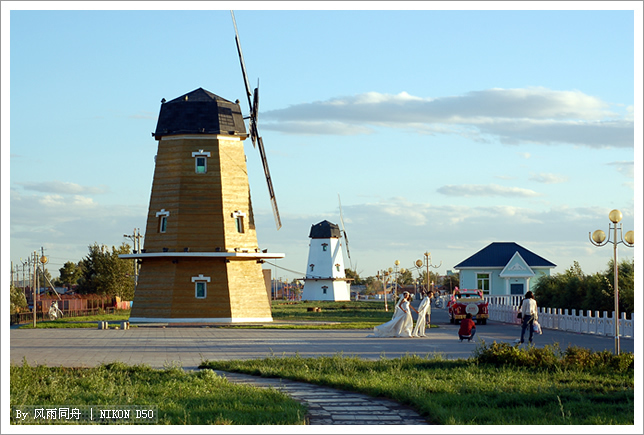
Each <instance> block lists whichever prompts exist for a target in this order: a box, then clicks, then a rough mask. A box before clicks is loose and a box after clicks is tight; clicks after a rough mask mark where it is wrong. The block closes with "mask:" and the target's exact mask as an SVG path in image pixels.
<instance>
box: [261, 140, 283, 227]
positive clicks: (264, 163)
mask: <svg viewBox="0 0 644 435" xmlns="http://www.w3.org/2000/svg"><path fill="white" fill-rule="evenodd" d="M257 144H258V148H259V155H260V157H261V159H262V166H263V167H264V175H266V184H267V185H268V194H269V196H270V198H271V206H273V217H274V218H275V226H276V227H277V229H278V230H279V229H280V228H282V220H281V219H280V212H279V210H278V208H277V199H276V198H275V190H273V180H272V178H271V172H270V170H269V169H268V161H267V160H266V151H265V150H264V141H263V140H262V138H261V137H260V136H258V137H257Z"/></svg>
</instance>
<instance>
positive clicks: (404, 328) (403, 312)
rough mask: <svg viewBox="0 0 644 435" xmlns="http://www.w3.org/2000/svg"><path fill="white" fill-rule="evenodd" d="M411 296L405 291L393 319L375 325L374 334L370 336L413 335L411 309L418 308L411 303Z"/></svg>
mask: <svg viewBox="0 0 644 435" xmlns="http://www.w3.org/2000/svg"><path fill="white" fill-rule="evenodd" d="M409 298H410V295H409V292H404V293H403V294H402V296H401V297H400V299H399V300H398V302H397V303H396V308H395V309H394V315H393V317H392V318H391V320H390V321H388V322H387V323H383V324H382V325H378V326H375V327H374V328H373V335H368V337H411V330H412V328H413V327H414V321H413V319H412V317H411V310H414V311H416V309H415V308H414V307H412V306H411V304H410V303H409ZM416 312H417V311H416Z"/></svg>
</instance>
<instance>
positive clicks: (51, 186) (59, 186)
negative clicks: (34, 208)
mask: <svg viewBox="0 0 644 435" xmlns="http://www.w3.org/2000/svg"><path fill="white" fill-rule="evenodd" d="M16 184H18V185H19V186H22V188H23V189H25V190H29V191H35V192H42V193H53V194H69V195H80V194H102V193H106V192H108V191H109V188H108V187H107V186H99V187H94V186H81V185H80V184H76V183H70V182H68V181H59V180H54V181H44V182H39V183H34V182H20V183H16Z"/></svg>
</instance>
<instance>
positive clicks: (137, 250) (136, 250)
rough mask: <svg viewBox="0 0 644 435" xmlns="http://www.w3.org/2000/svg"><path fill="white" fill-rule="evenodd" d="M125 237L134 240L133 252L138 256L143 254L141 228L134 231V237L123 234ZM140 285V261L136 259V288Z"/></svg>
mask: <svg viewBox="0 0 644 435" xmlns="http://www.w3.org/2000/svg"><path fill="white" fill-rule="evenodd" d="M123 237H126V238H128V239H130V240H132V245H133V247H132V252H133V253H135V254H137V253H140V252H141V238H143V236H141V230H140V228H134V231H133V233H132V235H129V234H123ZM138 283H139V260H137V259H136V258H135V259H134V286H135V287H136V285H137V284H138Z"/></svg>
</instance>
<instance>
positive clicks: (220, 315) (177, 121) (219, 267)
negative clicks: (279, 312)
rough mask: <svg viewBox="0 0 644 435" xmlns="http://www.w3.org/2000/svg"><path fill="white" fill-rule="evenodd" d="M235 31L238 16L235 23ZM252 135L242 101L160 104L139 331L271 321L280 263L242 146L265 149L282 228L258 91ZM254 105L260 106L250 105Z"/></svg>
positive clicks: (136, 306)
mask: <svg viewBox="0 0 644 435" xmlns="http://www.w3.org/2000/svg"><path fill="white" fill-rule="evenodd" d="M233 22H234V15H233ZM235 40H236V43H237V48H238V51H239V58H240V62H241V67H242V74H243V78H244V82H245V84H246V93H247V95H248V102H249V106H250V116H249V130H250V132H249V133H247V131H246V127H245V124H244V118H243V116H242V113H241V108H240V105H239V100H238V101H236V102H231V101H228V100H225V99H223V98H221V97H219V96H217V95H215V94H213V93H211V92H209V91H207V90H205V89H202V88H199V89H196V90H194V91H192V92H189V93H187V94H185V95H181V96H180V97H178V98H175V99H173V100H170V101H167V102H166V101H165V100H162V102H161V103H162V104H161V109H160V112H159V119H158V122H157V127H156V131H155V132H154V133H153V136H154V138H155V139H156V140H157V141H158V152H157V155H156V158H155V162H156V165H155V170H154V180H153V182H152V191H151V194H150V206H149V210H148V218H147V225H146V232H145V249H142V250H141V252H135V253H134V254H129V255H122V256H121V257H122V258H135V259H137V260H138V261H139V262H140V263H141V269H140V273H139V281H138V285H137V288H136V291H135V295H134V301H133V304H132V312H131V317H130V321H131V322H215V323H236V322H266V321H272V315H271V308H270V295H269V294H268V293H267V288H266V285H265V281H264V276H263V272H262V266H261V263H262V262H263V261H264V260H265V259H275V258H282V257H284V254H271V253H268V252H266V251H265V250H261V249H260V247H259V246H258V243H257V235H256V232H255V221H254V217H253V208H252V204H251V198H250V188H249V183H248V174H247V168H246V156H245V153H244V146H243V141H244V140H245V139H246V138H248V136H250V137H251V140H252V141H253V145H255V144H257V146H258V147H259V152H260V156H261V159H262V164H263V166H264V172H265V175H266V180H267V183H268V190H269V194H270V199H271V203H272V206H273V212H274V216H275V222H276V224H277V228H278V229H279V228H280V226H281V222H280V217H279V212H278V209H277V203H276V201H275V194H274V191H273V185H272V181H271V177H270V173H269V170H268V164H267V161H266V155H265V152H264V145H263V142H262V138H261V137H260V136H259V133H258V129H257V108H258V91H257V89H255V90H254V93H251V92H250V87H249V86H248V78H247V77H246V69H245V66H244V61H243V56H242V53H241V46H240V44H239V37H238V34H237V26H236V25H235ZM251 96H252V99H251Z"/></svg>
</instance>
